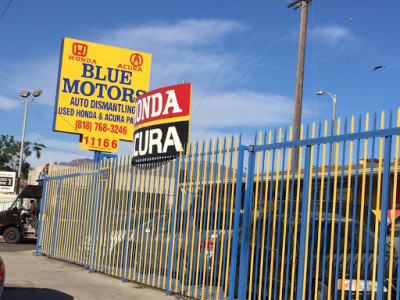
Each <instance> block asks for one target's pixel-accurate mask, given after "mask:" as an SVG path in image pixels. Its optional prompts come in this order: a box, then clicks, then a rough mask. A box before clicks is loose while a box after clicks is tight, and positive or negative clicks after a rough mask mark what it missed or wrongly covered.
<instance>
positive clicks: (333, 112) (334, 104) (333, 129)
mask: <svg viewBox="0 0 400 300" xmlns="http://www.w3.org/2000/svg"><path fill="white" fill-rule="evenodd" d="M315 95H318V96H321V95H329V96H330V97H331V99H332V136H334V135H335V121H336V95H335V94H331V93H329V92H326V91H319V92H318V93H316V94H315ZM331 153H332V155H331V166H333V143H332V147H331Z"/></svg>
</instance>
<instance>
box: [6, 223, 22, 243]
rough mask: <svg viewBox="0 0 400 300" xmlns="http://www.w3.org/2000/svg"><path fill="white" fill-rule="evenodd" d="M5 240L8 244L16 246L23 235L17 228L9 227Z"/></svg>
mask: <svg viewBox="0 0 400 300" xmlns="http://www.w3.org/2000/svg"><path fill="white" fill-rule="evenodd" d="M3 238H4V240H5V241H6V242H7V243H10V244H16V243H18V242H19V240H20V239H21V233H20V232H19V230H18V228H16V227H8V228H7V229H6V230H4V233H3Z"/></svg>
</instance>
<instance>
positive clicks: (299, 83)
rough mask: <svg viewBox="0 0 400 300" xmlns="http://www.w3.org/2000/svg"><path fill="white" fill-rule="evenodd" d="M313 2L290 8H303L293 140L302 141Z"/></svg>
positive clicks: (301, 0)
mask: <svg viewBox="0 0 400 300" xmlns="http://www.w3.org/2000/svg"><path fill="white" fill-rule="evenodd" d="M311 1H312V0H296V1H293V2H289V5H288V6H287V7H288V8H290V7H293V6H294V9H298V8H301V19H300V37H299V52H298V58H297V76H296V93H295V97H294V101H295V102H294V114H293V133H292V140H299V139H300V126H301V110H302V101H303V82H304V61H305V56H306V35H307V18H308V4H309V3H310V2H311ZM296 154H297V155H296V157H297V161H298V159H299V155H298V154H299V148H298V147H296ZM293 167H294V168H293V170H295V169H297V162H294V163H293Z"/></svg>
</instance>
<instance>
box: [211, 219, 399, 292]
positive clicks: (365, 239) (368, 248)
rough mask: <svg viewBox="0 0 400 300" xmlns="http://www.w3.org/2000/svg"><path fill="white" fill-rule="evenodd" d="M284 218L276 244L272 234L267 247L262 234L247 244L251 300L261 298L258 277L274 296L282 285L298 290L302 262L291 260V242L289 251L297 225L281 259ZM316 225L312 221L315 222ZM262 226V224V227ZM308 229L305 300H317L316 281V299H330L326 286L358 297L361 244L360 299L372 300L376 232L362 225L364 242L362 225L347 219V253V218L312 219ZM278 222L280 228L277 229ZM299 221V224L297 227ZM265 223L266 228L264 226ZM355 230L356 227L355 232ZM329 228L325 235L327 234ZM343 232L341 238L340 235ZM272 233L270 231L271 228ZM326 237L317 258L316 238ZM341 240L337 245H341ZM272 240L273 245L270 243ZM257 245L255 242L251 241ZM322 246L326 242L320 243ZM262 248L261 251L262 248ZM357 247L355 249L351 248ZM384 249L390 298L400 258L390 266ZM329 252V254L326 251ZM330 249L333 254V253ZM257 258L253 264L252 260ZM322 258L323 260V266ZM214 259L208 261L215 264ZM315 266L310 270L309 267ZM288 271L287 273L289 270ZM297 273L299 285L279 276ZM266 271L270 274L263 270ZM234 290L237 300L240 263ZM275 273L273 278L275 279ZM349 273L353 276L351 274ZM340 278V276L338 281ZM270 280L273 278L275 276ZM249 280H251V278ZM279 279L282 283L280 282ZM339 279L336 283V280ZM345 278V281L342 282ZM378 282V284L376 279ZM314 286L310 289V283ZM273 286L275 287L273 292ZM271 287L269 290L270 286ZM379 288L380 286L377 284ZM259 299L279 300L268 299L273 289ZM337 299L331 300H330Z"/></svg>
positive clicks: (290, 224)
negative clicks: (346, 228)
mask: <svg viewBox="0 0 400 300" xmlns="http://www.w3.org/2000/svg"><path fill="white" fill-rule="evenodd" d="M283 219H284V218H283V217H282V218H279V217H277V218H276V220H277V221H276V224H275V225H276V226H275V229H276V230H278V227H279V225H280V228H281V229H280V230H281V233H280V234H281V236H278V233H276V236H275V243H274V245H272V242H271V240H272V234H270V236H268V237H265V243H264V244H262V243H261V240H262V237H261V234H258V235H257V236H256V237H254V239H253V232H251V234H250V239H249V241H250V243H249V249H250V253H253V255H251V254H250V255H249V261H248V264H249V266H250V265H253V271H252V274H250V268H249V271H248V272H249V273H248V275H247V280H248V282H247V289H249V285H250V280H252V283H251V285H252V287H253V288H252V294H253V297H252V299H253V298H254V299H258V297H259V296H260V295H259V289H258V287H259V284H260V276H261V278H262V282H266V283H267V284H266V285H269V283H270V282H271V283H272V289H271V290H272V291H273V292H275V291H276V290H278V291H279V289H280V287H281V286H283V290H285V288H286V287H288V288H290V287H296V286H297V281H296V278H297V268H298V257H297V258H296V261H295V262H294V265H293V261H292V257H293V256H292V255H293V253H288V250H287V249H288V247H289V246H288V241H289V239H290V240H291V246H290V247H291V250H290V251H292V249H293V242H294V233H295V228H296V227H295V226H294V225H295V222H294V220H292V221H287V223H286V225H287V226H286V229H287V232H286V239H285V241H286V253H285V254H283V255H282V253H281V251H282V247H283V243H284V239H283V237H282V236H283V234H282V231H283V228H284V224H283ZM263 221H264V220H263V218H262V217H259V218H258V219H256V222H257V223H256V225H258V224H263ZM268 221H270V225H271V228H272V221H271V220H266V222H268ZM313 221H314V222H313ZM259 222H260V223H259ZM309 222H310V226H309V240H308V244H307V246H308V252H307V253H308V255H307V259H308V261H307V265H306V268H307V277H306V278H305V280H306V285H305V286H306V291H305V293H306V299H309V298H308V297H309V296H311V299H314V295H313V294H314V290H315V285H314V284H315V282H318V289H317V299H326V298H327V297H328V291H327V287H328V285H330V286H331V290H330V294H331V295H330V296H331V297H332V296H334V294H336V295H337V296H339V295H340V294H341V293H345V296H346V299H348V296H349V295H348V294H349V293H351V298H353V297H355V292H356V289H355V285H356V282H357V270H358V253H359V245H360V242H361V250H362V254H361V264H360V267H361V270H362V275H361V276H360V278H359V283H360V285H359V294H360V296H363V294H364V292H365V293H366V296H367V298H368V299H370V298H369V297H371V292H372V285H373V284H372V274H373V272H372V270H373V262H374V243H375V235H374V232H373V231H372V230H368V229H367V228H366V227H365V226H363V227H362V228H363V233H362V239H361V233H360V223H359V222H358V221H355V220H352V219H348V220H347V226H348V236H347V239H348V240H347V248H346V249H345V247H344V244H345V243H344V239H345V234H344V233H345V225H346V224H345V222H346V221H345V218H344V217H342V218H340V217H339V216H337V215H335V218H333V215H332V214H327V215H324V216H322V217H320V218H319V217H316V218H314V220H312V218H310V219H309ZM279 223H280V224H279ZM300 223H301V221H300V220H299V224H300ZM320 223H321V231H320V235H319V236H318V225H319V224H320ZM266 224H267V223H266ZM253 225H254V222H252V224H251V228H253ZM312 225H314V230H312ZM353 225H354V227H353ZM325 228H326V230H325ZM339 228H340V234H338V232H339ZM352 228H354V234H353V233H352ZM332 229H333V230H334V231H333V232H334V236H333V237H332ZM297 230H298V232H297V241H295V242H296V244H297V249H299V244H300V242H299V236H300V225H299V226H297ZM313 231H314V235H312V232H313ZM271 232H272V229H271ZM325 235H326V246H325V248H324V247H323V246H321V247H320V248H319V253H318V251H317V250H318V248H317V241H318V238H320V241H323V240H324V236H325ZM338 238H339V240H338ZM268 240H269V241H268ZM253 241H254V242H253ZM321 243H322V242H321ZM262 245H263V246H262ZM351 245H353V247H352V246H351ZM218 247H219V246H218V242H214V246H213V248H214V251H215V249H216V248H218ZM385 247H386V258H385V264H386V265H385V274H384V276H385V280H384V282H385V283H384V284H385V286H384V293H385V295H387V292H388V290H389V289H391V293H392V295H396V294H397V290H396V287H397V277H398V274H397V270H398V267H397V266H398V254H397V253H394V257H393V263H392V265H390V263H389V262H390V260H389V258H390V247H389V245H385ZM324 249H325V252H324ZM331 249H332V253H331ZM240 251H241V229H240V230H239V242H238V258H239V257H240ZM210 253H212V252H209V255H210ZM261 255H263V264H264V266H260V261H261V259H260V258H261ZM287 255H289V257H290V259H289V260H287V262H288V263H289V268H287V265H286V263H285V264H284V265H283V266H284V268H285V269H284V270H283V273H282V272H281V266H282V264H281V262H282V260H286V259H287ZM272 256H273V257H274V260H273V261H271V257H272ZM317 257H318V258H319V268H318V270H317V269H316V260H317ZM345 257H346V263H344V261H345V260H344V258H345ZM252 259H253V260H252ZM323 259H324V261H323ZM211 260H212V259H210V261H211ZM218 261H219V260H215V264H214V265H216V266H215V268H218ZM329 264H331V265H332V268H331V270H332V276H329V271H328V269H329V268H328V266H329ZM271 265H273V268H272V269H271V270H272V272H268V271H270V267H271ZM323 265H325V272H324V273H322V272H321V269H322V266H323ZM344 265H345V266H346V268H345V276H343V267H344ZM310 266H311V267H310ZM286 268H287V269H286ZM293 268H294V270H295V274H296V276H295V277H294V278H295V281H296V282H292V281H291V276H288V277H286V276H283V277H280V275H281V274H285V275H286V274H287V273H286V272H287V271H289V272H291V270H292V269H293ZM390 268H392V270H393V274H392V282H391V283H389V282H388V278H389V269H390ZM266 269H267V272H265V270H266ZM365 269H367V272H366V273H364V271H365ZM261 270H263V272H261ZM236 272H237V274H236V276H235V277H236V283H235V285H236V288H235V289H236V291H235V296H238V290H237V289H238V288H237V286H238V282H237V281H238V278H239V272H240V268H239V259H238V261H237V266H236ZM271 273H272V274H271ZM350 274H351V275H350ZM364 274H367V277H366V278H365V277H364ZM335 275H336V276H335ZM271 276H272V277H271ZM250 278H251V279H250ZM281 278H282V279H283V281H281ZM335 278H337V281H336V279H335ZM343 278H345V280H344V281H342V279H343ZM375 280H376V279H375ZM310 282H311V284H310ZM275 286H276V287H277V288H276V289H275ZM268 287H269V286H268ZM375 288H376V284H375ZM248 293H249V290H247V292H246V295H248ZM261 293H262V295H261V299H265V298H264V297H267V298H268V297H269V296H271V297H272V299H274V297H278V296H279V295H269V294H268V293H269V288H264V286H263V288H262V289H261ZM331 299H333V298H331Z"/></svg>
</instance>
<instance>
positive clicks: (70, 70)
mask: <svg viewBox="0 0 400 300" xmlns="http://www.w3.org/2000/svg"><path fill="white" fill-rule="evenodd" d="M150 68H151V54H149V53H143V52H138V51H134V50H128V49H122V48H116V47H112V46H106V45H101V44H95V43H90V42H85V41H79V40H74V39H70V38H64V40H63V47H62V53H61V62H60V71H59V77H58V87H57V98H56V106H55V112H54V123H53V130H54V131H60V132H68V133H75V134H80V135H81V138H80V142H79V145H80V147H81V148H82V149H87V150H95V151H102V152H115V151H117V150H118V145H119V140H125V141H132V139H133V127H134V120H135V99H136V98H137V97H140V96H141V95H142V94H144V93H146V92H147V91H148V89H149V81H150Z"/></svg>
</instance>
